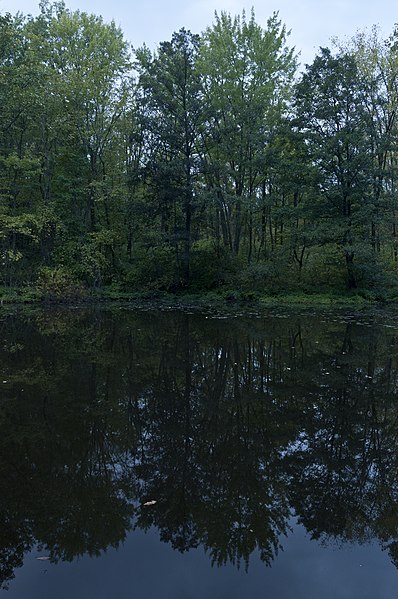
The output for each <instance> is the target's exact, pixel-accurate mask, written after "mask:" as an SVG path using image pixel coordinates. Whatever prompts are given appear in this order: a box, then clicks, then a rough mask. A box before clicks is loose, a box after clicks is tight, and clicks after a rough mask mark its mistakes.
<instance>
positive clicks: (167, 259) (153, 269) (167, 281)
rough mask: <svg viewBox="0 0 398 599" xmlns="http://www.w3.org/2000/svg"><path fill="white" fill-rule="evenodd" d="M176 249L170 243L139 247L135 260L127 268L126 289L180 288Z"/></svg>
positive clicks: (125, 276)
mask: <svg viewBox="0 0 398 599" xmlns="http://www.w3.org/2000/svg"><path fill="white" fill-rule="evenodd" d="M174 255H175V250H174V248H172V247H171V246H169V245H162V246H157V247H150V248H147V249H144V248H137V250H136V251H135V252H134V254H133V259H132V260H133V262H132V264H131V265H130V266H129V267H128V268H127V269H126V273H125V274H124V277H123V284H124V287H125V288H126V289H129V290H132V291H134V290H137V289H142V290H144V291H153V290H157V289H159V290H162V291H168V290H172V289H176V288H178V286H179V284H180V281H179V280H178V278H177V273H176V270H175V261H174Z"/></svg>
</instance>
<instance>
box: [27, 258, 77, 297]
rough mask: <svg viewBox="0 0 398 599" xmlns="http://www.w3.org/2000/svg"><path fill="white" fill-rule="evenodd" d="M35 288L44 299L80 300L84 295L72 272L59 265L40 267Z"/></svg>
mask: <svg viewBox="0 0 398 599" xmlns="http://www.w3.org/2000/svg"><path fill="white" fill-rule="evenodd" d="M36 288H37V290H38V291H39V293H40V294H41V297H42V298H43V299H44V300H46V301H60V300H66V301H71V300H80V299H83V298H84V297H85V296H86V290H85V289H84V287H83V286H82V285H81V284H80V283H79V281H78V280H77V279H76V277H75V276H74V275H73V273H72V272H71V271H69V270H68V269H66V268H62V267H59V266H57V267H54V268H50V267H43V268H41V269H40V271H39V274H38V278H37V283H36Z"/></svg>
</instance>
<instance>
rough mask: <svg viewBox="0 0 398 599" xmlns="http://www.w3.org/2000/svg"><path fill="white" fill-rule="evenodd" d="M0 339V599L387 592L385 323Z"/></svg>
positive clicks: (378, 318)
mask: <svg viewBox="0 0 398 599" xmlns="http://www.w3.org/2000/svg"><path fill="white" fill-rule="evenodd" d="M0 329H1V338H0V358H1V361H0V371H1V372H0V385H1V387H0V389H1V397H0V476H1V479H0V480H1V493H0V583H1V589H2V590H1V591H0V594H2V595H4V597H5V598H6V597H8V598H10V599H16V598H20V599H22V598H26V597H29V599H36V598H37V599H38V598H40V599H49V598H50V597H51V598H53V597H55V596H56V597H57V599H60V598H64V597H65V598H67V597H68V598H69V597H71V596H73V597H75V598H77V599H79V598H81V599H83V598H84V599H87V598H90V597H95V598H96V599H102V598H108V597H110V596H112V597H117V598H120V599H127V598H131V597H137V598H139V599H157V598H159V597H162V598H170V599H172V598H173V599H178V598H181V599H191V598H192V599H199V598H201V599H202V598H204V597H209V598H213V597H214V598H217V599H218V598H220V599H221V598H224V597H225V598H228V599H235V598H236V599H238V598H239V599H241V598H242V597H251V598H257V597H277V598H278V599H293V598H294V599H301V598H303V599H304V598H305V599H318V598H319V597H322V598H323V599H329V598H330V599H332V598H333V599H340V598H344V599H345V598H347V599H356V598H359V597H360V598H361V599H379V598H380V599H392V598H394V599H396V597H397V592H398V575H397V574H398V570H397V566H398V315H395V314H393V313H392V314H377V313H365V312H364V313H361V314H347V313H333V312H329V313H315V314H309V313H292V312H290V313H289V312H285V313H284V312H275V311H273V312H269V313H266V314H255V313H252V314H246V315H244V314H241V315H239V314H237V313H235V314H230V315H228V314H224V315H220V314H216V313H213V312H211V311H208V312H207V313H203V314H197V313H187V312H182V311H180V312H179V311H173V310H166V309H163V310H158V309H151V308H149V307H148V308H147V309H140V310H138V309H129V308H128V307H125V306H113V307H112V308H103V307H102V308H101V307H67V308H52V309H50V308H49V309H40V308H30V309H19V308H7V310H5V309H3V311H2V312H1V313H0Z"/></svg>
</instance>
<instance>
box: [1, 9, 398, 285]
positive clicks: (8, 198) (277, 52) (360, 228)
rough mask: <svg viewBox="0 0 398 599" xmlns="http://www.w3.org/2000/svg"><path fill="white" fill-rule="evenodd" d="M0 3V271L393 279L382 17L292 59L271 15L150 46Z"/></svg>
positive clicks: (57, 12) (395, 91)
mask: <svg viewBox="0 0 398 599" xmlns="http://www.w3.org/2000/svg"><path fill="white" fill-rule="evenodd" d="M40 8H41V12H40V14H39V16H37V17H32V16H23V15H21V14H17V15H14V16H13V15H11V14H8V13H7V14H5V15H0V105H1V111H0V257H1V262H0V273H1V281H0V284H2V285H3V286H6V287H14V286H34V287H36V288H38V289H41V290H43V291H44V292H49V293H55V294H68V293H79V292H84V290H85V289H90V288H93V287H102V286H113V287H115V288H116V289H120V290H125V291H131V290H142V289H146V290H168V291H176V290H178V289H186V288H190V289H194V290H209V289H215V288H219V287H222V286H224V287H227V288H235V289H242V290H246V291H260V292H261V291H267V290H284V289H287V290H288V289H304V290H306V289H310V288H311V289H312V288H317V289H328V290H329V289H333V290H344V289H355V288H362V289H376V290H377V289H387V288H393V287H394V286H396V284H397V277H396V271H397V266H398V242H397V234H398V227H397V209H398V203H397V191H396V185H397V153H396V145H397V131H398V124H397V119H396V116H397V105H398V104H397V101H398V30H396V29H394V31H393V33H392V35H391V36H390V37H389V38H388V39H387V40H381V39H379V36H378V32H377V30H376V29H375V30H373V31H372V32H371V33H370V34H357V35H356V36H355V37H354V38H353V39H352V40H351V41H350V42H349V43H347V44H346V45H345V46H342V45H341V46H340V47H338V46H336V47H335V48H334V50H333V51H332V50H330V49H328V48H323V49H320V51H319V53H318V55H317V56H316V57H315V59H314V61H313V63H312V64H311V65H307V66H306V68H305V71H304V72H303V73H302V74H300V73H299V72H298V68H297V65H298V60H297V55H296V52H295V49H294V48H291V47H289V45H288V32H287V30H286V28H285V26H284V25H283V24H282V23H281V21H280V20H279V18H278V15H277V14H273V15H272V16H271V17H270V18H269V20H268V21H267V23H266V24H265V26H264V27H262V26H260V25H258V24H257V23H256V21H255V16H254V14H251V15H250V17H246V16H245V14H242V16H241V17H231V16H230V15H228V14H227V13H221V14H220V15H217V14H216V16H215V20H214V23H213V25H211V26H210V27H208V28H207V29H206V30H205V31H204V32H203V33H202V34H201V35H200V36H199V35H195V34H192V33H191V32H189V31H186V30H185V29H181V30H180V31H179V32H176V33H174V34H173V36H172V38H171V40H170V41H167V42H162V43H161V44H160V45H159V47H158V49H157V51H156V52H154V53H151V52H150V51H149V49H148V48H146V47H143V48H140V49H136V50H133V49H131V48H130V46H129V44H128V43H127V41H126V40H125V39H124V37H123V34H122V32H121V30H120V29H119V28H118V27H116V26H115V24H114V23H110V24H107V23H104V22H103V20H102V18H101V17H98V16H95V15H88V14H86V13H83V12H79V11H77V12H72V11H70V10H68V9H67V8H66V6H65V5H64V3H63V2H56V3H54V4H50V3H49V2H48V1H46V0H44V1H43V2H41V4H40Z"/></svg>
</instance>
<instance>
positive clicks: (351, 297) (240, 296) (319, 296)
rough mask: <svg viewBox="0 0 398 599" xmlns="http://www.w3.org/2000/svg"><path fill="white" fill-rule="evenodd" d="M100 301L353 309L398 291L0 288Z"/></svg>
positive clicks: (26, 297) (0, 294)
mask: <svg viewBox="0 0 398 599" xmlns="http://www.w3.org/2000/svg"><path fill="white" fill-rule="evenodd" d="M101 301H109V302H113V301H118V302H126V303H140V304H141V303H143V302H145V303H156V304H159V305H162V304H167V305H169V306H176V307H179V306H181V307H184V306H192V307H197V308H200V307H207V306H215V307H222V306H224V307H225V306H233V305H239V306H251V307H253V306H255V307H258V308H273V307H281V306H283V307H285V308H289V307H290V308H317V307H319V308H332V307H336V308H347V309H349V308H353V309H354V308H355V309H360V308H364V307H371V306H380V305H394V304H398V293H397V292H392V291H390V292H383V293H380V292H374V291H368V290H362V291H357V292H355V293H354V292H351V293H345V294H343V293H330V292H315V291H314V292H309V291H307V292H297V291H296V292H278V293H252V292H247V291H239V290H231V289H223V290H218V291H212V292H204V293H199V292H198V293H190V292H180V293H176V294H172V293H166V292H161V291H159V292H156V291H151V292H137V291H134V292H126V291H120V290H117V289H115V288H112V287H109V288H102V289H95V290H87V291H85V292H84V293H82V292H81V290H79V292H78V293H68V294H48V293H43V292H42V291H41V290H38V289H35V288H33V287H22V288H8V287H0V303H2V304H41V303H44V304H70V303H74V304H76V303H91V302H101Z"/></svg>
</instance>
